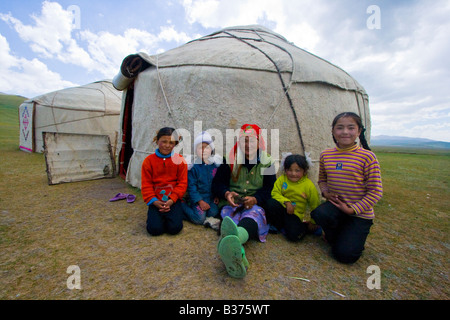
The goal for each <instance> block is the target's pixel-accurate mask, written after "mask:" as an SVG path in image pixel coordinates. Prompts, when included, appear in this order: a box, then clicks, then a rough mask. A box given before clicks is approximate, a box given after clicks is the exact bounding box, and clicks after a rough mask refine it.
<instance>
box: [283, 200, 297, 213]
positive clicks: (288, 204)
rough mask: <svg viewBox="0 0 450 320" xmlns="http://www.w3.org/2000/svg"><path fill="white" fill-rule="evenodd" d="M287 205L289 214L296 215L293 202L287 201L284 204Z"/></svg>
mask: <svg viewBox="0 0 450 320" xmlns="http://www.w3.org/2000/svg"><path fill="white" fill-rule="evenodd" d="M284 204H285V205H286V211H287V213H288V214H294V211H295V206H294V205H293V204H292V202H289V201H286V202H285V203H284Z"/></svg>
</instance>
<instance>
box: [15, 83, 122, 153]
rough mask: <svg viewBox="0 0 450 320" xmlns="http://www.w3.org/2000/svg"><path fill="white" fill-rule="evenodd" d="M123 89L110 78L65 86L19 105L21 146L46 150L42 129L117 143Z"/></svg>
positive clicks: (36, 150) (31, 149)
mask: <svg viewBox="0 0 450 320" xmlns="http://www.w3.org/2000/svg"><path fill="white" fill-rule="evenodd" d="M121 104H122V92H120V91H118V90H116V89H115V88H114V87H113V85H112V82H111V81H110V80H103V81H98V82H93V83H90V84H86V85H83V86H79V87H72V88H66V89H62V90H58V91H54V92H50V93H46V94H43V95H41V96H38V97H35V98H32V99H29V100H26V101H24V102H23V103H22V104H21V105H20V107H19V129H20V146H19V147H20V149H21V150H23V151H28V152H43V151H44V142H43V135H42V133H43V132H58V133H75V134H78V133H79V134H92V135H107V136H109V138H110V142H111V145H112V146H113V148H114V146H115V145H116V144H117V142H116V141H117V136H118V131H119V117H120V108H121Z"/></svg>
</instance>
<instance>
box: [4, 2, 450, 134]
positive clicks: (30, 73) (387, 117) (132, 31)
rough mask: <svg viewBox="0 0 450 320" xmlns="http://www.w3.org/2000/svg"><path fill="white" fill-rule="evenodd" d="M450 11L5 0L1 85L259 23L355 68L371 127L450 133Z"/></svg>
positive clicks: (29, 93) (111, 64)
mask: <svg viewBox="0 0 450 320" xmlns="http://www.w3.org/2000/svg"><path fill="white" fill-rule="evenodd" d="M449 17H450V1H448V0H433V1H431V0H421V1H414V0H383V1H377V0H339V1H335V0H276V1H274V0H221V1H219V0H147V1H144V0H134V1H116V0H108V1H105V0H96V1H93V0H89V1H87V0H67V1H65V0H61V1H42V0H20V1H6V0H0V92H2V93H7V94H17V95H22V96H25V97H28V98H32V97H35V96H37V95H40V94H43V93H46V92H51V91H55V90H59V89H63V88H66V87H73V86H78V85H83V84H87V83H90V82H94V81H98V80H102V79H112V78H113V77H114V76H115V75H116V74H117V73H118V72H119V69H120V65H121V63H122V60H123V59H124V58H125V57H126V56H127V55H129V54H132V53H137V52H146V53H148V54H151V55H154V54H159V53H163V52H165V51H167V50H170V49H172V48H175V47H178V46H181V45H183V44H184V43H186V42H188V41H190V40H192V39H196V38H199V37H202V36H205V35H208V34H210V33H213V32H215V31H217V30H220V29H222V28H225V27H231V26H240V25H251V24H260V25H263V26H265V27H267V28H269V29H271V30H273V31H274V32H276V33H279V34H281V35H283V36H284V37H285V38H286V39H287V40H288V41H290V42H293V43H294V44H295V45H296V46H297V47H299V48H302V49H304V50H307V51H308V52H311V53H313V54H315V55H317V56H319V57H321V58H324V59H325V60H328V61H329V62H331V63H333V64H335V65H337V66H339V67H340V68H342V69H344V70H345V71H347V72H348V73H349V74H350V75H352V76H353V77H354V78H355V79H356V80H357V81H358V82H359V83H360V84H361V85H362V86H363V87H364V88H365V90H366V92H367V93H368V95H369V107H370V113H371V119H372V136H378V135H391V136H406V137H417V138H427V139H433V140H438V141H448V142H450V90H449V88H450V36H449V34H450V18H449Z"/></svg>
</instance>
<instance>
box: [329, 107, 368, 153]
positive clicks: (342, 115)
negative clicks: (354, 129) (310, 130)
mask: <svg viewBox="0 0 450 320" xmlns="http://www.w3.org/2000/svg"><path fill="white" fill-rule="evenodd" d="M346 117H350V118H352V119H353V120H355V122H356V124H357V125H358V128H359V129H361V133H360V134H359V141H360V142H361V144H362V146H363V148H364V149H366V150H370V147H369V144H368V143H367V140H366V136H365V134H364V133H365V132H366V128H364V126H363V124H362V120H361V117H360V116H358V115H357V114H356V113H354V112H342V113H340V114H338V115H337V116H336V117H335V118H334V120H333V124H332V125H331V128H332V129H334V126H335V125H336V123H337V122H338V120H339V119H341V118H346ZM333 141H334V143H337V141H336V139H335V138H334V136H333Z"/></svg>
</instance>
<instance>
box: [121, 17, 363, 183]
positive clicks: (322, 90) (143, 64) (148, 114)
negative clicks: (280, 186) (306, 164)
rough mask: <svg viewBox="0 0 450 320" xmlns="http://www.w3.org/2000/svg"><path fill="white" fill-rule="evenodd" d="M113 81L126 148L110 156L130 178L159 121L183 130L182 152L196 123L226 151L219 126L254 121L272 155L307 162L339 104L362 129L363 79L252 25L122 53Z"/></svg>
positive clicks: (328, 139)
mask: <svg viewBox="0 0 450 320" xmlns="http://www.w3.org/2000/svg"><path fill="white" fill-rule="evenodd" d="M113 84H114V86H115V87H116V88H117V89H119V90H126V91H125V93H124V96H123V108H122V115H121V121H122V123H121V128H122V130H124V132H123V137H124V140H123V141H125V137H128V138H127V139H128V140H127V141H128V142H127V143H128V145H127V148H128V149H127V152H126V153H125V155H122V160H121V164H120V165H122V166H124V167H123V168H122V170H123V172H125V173H126V180H127V181H128V182H129V183H130V184H131V185H133V186H136V187H140V174H141V165H142V162H143V160H144V158H145V157H146V156H147V155H149V154H151V153H153V152H154V151H155V148H156V145H155V143H153V142H152V139H153V137H154V136H155V133H156V131H157V130H158V129H159V128H161V127H164V126H171V127H174V128H176V129H183V132H184V137H183V138H186V135H187V134H190V136H188V138H189V139H188V141H186V139H185V140H184V143H187V145H188V146H190V147H186V145H185V146H184V148H183V149H182V150H180V152H181V153H183V154H184V155H189V154H192V153H193V149H192V143H193V141H194V139H195V135H196V134H198V133H200V132H201V130H212V131H211V132H212V133H213V134H212V135H213V138H214V139H215V138H217V136H218V135H219V134H217V133H221V134H222V137H221V138H222V140H220V138H219V140H218V141H215V145H216V148H218V147H219V150H220V152H222V155H227V154H228V152H229V151H230V150H229V146H230V145H233V144H234V142H230V141H226V140H227V139H226V134H227V130H230V129H233V130H236V129H239V128H240V127H241V125H243V124H245V123H255V124H257V125H259V127H261V128H263V129H266V132H267V141H266V143H267V145H268V149H269V152H270V153H271V154H272V156H274V158H275V160H279V159H280V158H281V154H282V153H283V152H292V153H299V154H305V153H307V154H309V155H310V157H311V158H312V160H313V163H317V160H318V159H319V155H320V152H321V151H322V150H324V149H325V148H329V147H331V146H333V145H334V143H333V140H332V135H331V122H332V120H333V118H334V117H335V116H336V115H337V114H338V113H340V112H344V111H351V112H355V113H357V114H359V115H360V116H361V117H362V119H363V123H364V125H365V127H366V129H367V132H366V135H367V139H369V138H370V114H369V106H368V95H367V94H366V92H365V90H364V88H363V87H362V86H361V85H360V84H359V83H358V82H357V81H356V80H355V79H354V78H353V77H352V76H350V75H349V74H348V73H347V72H345V71H344V70H342V69H341V68H339V67H337V66H335V65H333V64H332V63H330V62H328V61H326V60H324V59H322V58H320V57H317V56H315V55H313V54H311V53H309V52H307V51H305V50H303V49H300V48H298V47H297V46H295V45H294V44H292V43H290V42H289V41H287V40H286V39H285V38H284V37H283V36H281V35H279V34H277V33H274V32H273V31H271V30H269V29H267V28H265V27H262V26H258V25H256V26H242V27H231V28H226V29H223V30H220V31H217V32H215V33H213V34H210V35H207V36H205V37H202V38H199V39H196V40H193V41H191V42H189V43H186V44H185V45H182V46H180V47H178V48H175V49H172V50H170V51H167V52H164V53H162V54H159V55H153V56H149V55H147V54H145V53H137V54H134V55H130V56H128V57H126V58H125V59H124V61H123V63H122V66H121V71H120V73H119V74H118V75H117V76H116V77H115V78H114V80H113ZM124 119H127V120H124ZM126 123H128V126H125V124H126ZM125 127H126V128H127V129H124V128H125ZM199 127H200V128H199ZM214 129H215V130H214ZM199 130H200V131H199ZM275 131H276V132H275ZM214 133H216V134H214ZM218 142H219V143H218ZM130 143H131V145H130ZM189 143H190V145H189ZM123 147H124V146H122V153H124V150H123ZM317 172H318V164H316V165H315V166H313V168H312V169H311V172H310V174H309V175H310V177H311V179H312V180H313V181H316V180H317Z"/></svg>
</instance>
